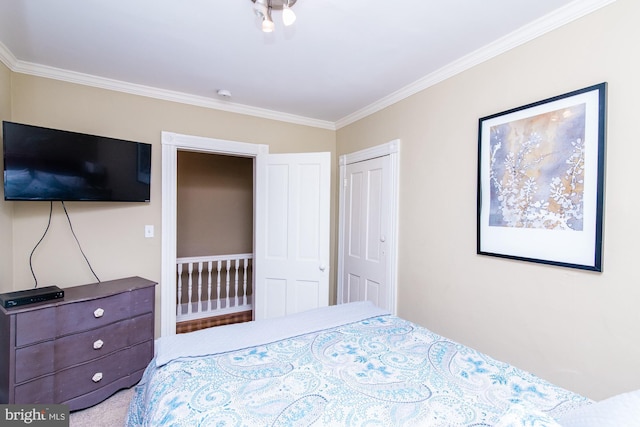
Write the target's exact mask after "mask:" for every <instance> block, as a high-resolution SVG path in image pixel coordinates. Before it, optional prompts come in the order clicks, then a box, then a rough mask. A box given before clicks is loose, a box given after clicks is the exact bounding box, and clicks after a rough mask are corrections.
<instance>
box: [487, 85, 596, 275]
mask: <svg viewBox="0 0 640 427" xmlns="http://www.w3.org/2000/svg"><path fill="white" fill-rule="evenodd" d="M606 89H607V84H606V83H600V84H597V85H594V86H590V87H587V88H584V89H580V90H576V91H573V92H570V93H567V94H564V95H559V96H556V97H553V98H549V99H545V100H543V101H539V102H535V103H533V104H529V105H525V106H522V107H519V108H514V109H511V110H508V111H505V112H502V113H498V114H493V115H491V116H488V117H483V118H481V119H480V123H479V130H478V215H477V220H478V236H477V239H478V240H477V253H478V254H481V255H491V256H497V257H503V258H511V259H517V260H523V261H532V262H538V263H543V264H551V265H558V266H563V267H572V268H579V269H583V270H592V271H602V213H603V193H604V154H605V153H604V147H605V118H606V111H605V103H606Z"/></svg>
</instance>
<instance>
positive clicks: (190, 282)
mask: <svg viewBox="0 0 640 427" xmlns="http://www.w3.org/2000/svg"><path fill="white" fill-rule="evenodd" d="M188 285H189V287H188V288H187V298H188V303H189V305H188V306H187V314H191V312H192V311H193V310H192V308H191V299H192V298H193V263H192V262H190V263H189V281H188Z"/></svg>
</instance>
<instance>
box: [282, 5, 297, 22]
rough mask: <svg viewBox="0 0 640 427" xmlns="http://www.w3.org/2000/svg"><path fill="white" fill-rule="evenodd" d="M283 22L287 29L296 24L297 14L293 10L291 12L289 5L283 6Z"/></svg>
mask: <svg viewBox="0 0 640 427" xmlns="http://www.w3.org/2000/svg"><path fill="white" fill-rule="evenodd" d="M282 22H284V25H286V26H287V27H288V26H289V25H291V24H293V23H294V22H296V14H295V13H293V10H291V8H290V7H289V5H288V4H284V5H282Z"/></svg>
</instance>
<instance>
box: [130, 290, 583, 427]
mask: <svg viewBox="0 0 640 427" xmlns="http://www.w3.org/2000/svg"><path fill="white" fill-rule="evenodd" d="M156 349H157V352H156V355H155V357H154V359H153V360H152V362H151V363H150V365H149V366H148V367H147V370H146V372H145V374H144V376H143V378H142V380H141V381H140V383H139V384H138V385H137V386H136V389H135V392H134V397H133V399H132V402H131V405H130V407H129V411H128V414H127V420H126V424H127V425H128V426H189V427H191V426H302V425H304V426H307V425H313V426H400V425H401V426H467V427H472V426H473V427H481V426H500V427H502V426H505V427H507V426H509V427H511V426H516V425H517V426H520V425H523V426H524V425H526V426H556V425H557V424H555V423H556V421H557V420H558V419H559V418H561V417H562V416H563V415H565V414H566V413H568V412H570V411H573V410H575V409H576V408H581V407H584V406H588V405H590V404H592V401H590V400H589V399H587V398H585V397H583V396H580V395H578V394H576V393H573V392H570V391H568V390H565V389H563V388H561V387H558V386H555V385H553V384H551V383H549V382H547V381H544V380H542V379H541V378H538V377H536V376H534V375H532V374H530V373H528V372H526V371H523V370H521V369H518V368H516V367H514V366H512V365H509V364H507V363H503V362H500V361H498V360H494V359H492V358H491V357H489V356H487V355H485V354H482V353H480V352H478V351H476V350H474V349H471V348H469V347H466V346H464V345H461V344H459V343H457V342H454V341H452V340H449V339H447V338H444V337H442V336H439V335H437V334H435V333H433V332H431V331H429V330H428V329H426V328H423V327H420V326H418V325H416V324H414V323H412V322H409V321H407V320H405V319H402V318H400V317H397V316H393V315H390V314H389V313H387V312H385V311H384V310H381V309H379V308H377V307H375V306H374V305H373V304H371V303H368V302H358V303H349V304H342V305H337V306H331V307H326V308H321V309H316V310H311V311H308V312H304V313H297V314H294V315H291V316H286V317H283V318H277V319H268V320H264V321H258V322H248V323H242V324H234V325H228V326H221V327H216V328H210V329H206V330H201V331H196V332H191V333H187V334H180V335H175V336H170V337H163V338H160V339H159V340H158V342H157V345H156Z"/></svg>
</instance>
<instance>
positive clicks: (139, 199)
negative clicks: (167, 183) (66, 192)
mask: <svg viewBox="0 0 640 427" xmlns="http://www.w3.org/2000/svg"><path fill="white" fill-rule="evenodd" d="M7 124H8V125H10V126H18V127H21V128H32V129H36V130H40V131H45V132H52V133H58V134H67V135H69V136H70V137H74V138H76V139H78V138H80V139H81V138H87V139H95V140H99V141H100V142H107V143H108V142H109V141H114V142H118V143H130V144H136V145H137V146H138V147H141V146H142V147H148V160H147V159H145V166H148V167H145V168H144V170H145V172H146V171H147V170H148V177H145V181H141V182H144V183H145V184H146V192H145V193H146V194H145V197H130V198H113V197H110V198H104V197H100V198H82V197H54V196H42V197H19V196H11V195H9V196H8V195H7V182H6V179H5V176H6V170H7V165H6V162H7V160H6V157H7V153H6V143H5V141H6V127H5V126H6V125H7ZM2 130H3V141H2V142H3V143H2V172H3V173H2V181H3V184H2V187H3V196H4V200H5V201H10V202H23V201H27V202H39V201H41V202H57V201H61V202H98V203H105V202H107V203H108V202H119V203H149V202H150V201H151V163H152V162H151V156H152V149H153V147H152V144H150V143H145V142H140V141H132V140H126V139H119V138H113V137H108V136H103V135H96V134H89V133H83V132H75V131H69V130H63V129H55V128H49V127H45V126H37V125H31V124H26V123H19V122H13V121H10V120H3V122H2ZM143 154H144V155H145V156H146V153H143ZM138 159H139V158H138ZM138 159H137V161H139V160H138Z"/></svg>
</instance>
